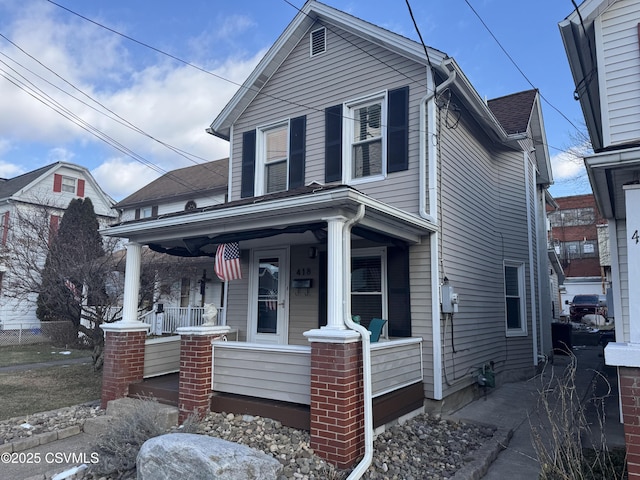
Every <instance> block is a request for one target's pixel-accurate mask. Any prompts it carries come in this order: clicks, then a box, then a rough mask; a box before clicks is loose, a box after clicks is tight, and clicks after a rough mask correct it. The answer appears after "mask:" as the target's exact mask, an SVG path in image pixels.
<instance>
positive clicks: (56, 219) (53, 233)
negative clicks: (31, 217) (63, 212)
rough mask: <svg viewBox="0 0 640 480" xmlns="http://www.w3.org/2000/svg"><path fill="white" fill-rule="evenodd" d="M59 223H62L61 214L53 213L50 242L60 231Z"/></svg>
mask: <svg viewBox="0 0 640 480" xmlns="http://www.w3.org/2000/svg"><path fill="white" fill-rule="evenodd" d="M58 225H60V215H51V218H50V219H49V243H51V240H53V237H55V236H56V234H57V233H58Z"/></svg>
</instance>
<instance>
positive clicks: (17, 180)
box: [0, 162, 60, 200]
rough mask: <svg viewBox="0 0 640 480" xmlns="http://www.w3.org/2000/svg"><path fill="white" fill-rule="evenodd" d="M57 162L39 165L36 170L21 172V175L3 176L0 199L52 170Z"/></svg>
mask: <svg viewBox="0 0 640 480" xmlns="http://www.w3.org/2000/svg"><path fill="white" fill-rule="evenodd" d="M58 163H60V162H58ZM58 163H53V164H51V165H47V166H44V167H40V168H38V169H36V170H33V171H31V172H27V173H23V174H22V175H19V176H17V177H14V178H6V179H4V178H3V179H2V180H3V181H2V183H0V200H1V199H6V198H9V197H11V196H12V195H15V194H16V193H18V192H19V191H20V190H22V189H23V188H24V187H26V186H27V185H29V184H30V183H32V182H34V181H35V180H37V179H38V178H40V177H41V176H42V175H44V174H45V173H47V172H48V171H49V170H52V169H53V168H54V167H55V166H56V165H58Z"/></svg>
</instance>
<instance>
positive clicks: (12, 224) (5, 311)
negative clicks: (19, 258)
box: [0, 162, 118, 329]
mask: <svg viewBox="0 0 640 480" xmlns="http://www.w3.org/2000/svg"><path fill="white" fill-rule="evenodd" d="M74 198H90V199H91V202H92V203H93V207H94V210H95V213H96V216H97V218H98V222H99V224H100V225H101V226H106V225H109V224H110V223H112V222H114V221H115V220H116V219H117V217H118V215H117V212H116V211H115V210H113V204H114V201H113V200H112V199H111V198H110V197H109V196H108V195H107V194H106V193H105V192H104V191H103V190H102V189H101V188H100V186H99V185H98V184H97V182H96V181H95V179H94V178H93V176H92V175H91V173H90V172H89V171H88V170H87V169H86V168H85V167H82V166H80V165H76V164H72V163H67V162H57V163H54V164H52V165H47V166H45V167H42V168H39V169H37V170H34V171H31V172H28V173H25V174H23V175H20V176H18V177H14V178H10V179H0V249H1V252H2V254H1V256H0V329H12V328H19V327H20V326H22V327H26V326H38V325H39V321H38V319H37V318H36V314H35V312H36V299H37V295H36V294H35V293H33V294H30V295H28V296H26V297H22V296H21V297H20V298H16V297H15V292H12V291H10V289H9V288H8V287H7V286H8V285H9V284H10V283H11V278H10V276H11V275H12V274H15V273H12V270H11V269H9V263H8V262H11V261H15V252H14V250H13V249H14V248H17V247H16V243H17V241H18V240H19V238H18V237H20V236H21V235H24V234H25V232H34V230H33V229H28V228H23V227H24V223H25V221H26V219H31V220H33V219H36V218H37V219H38V220H37V221H39V222H41V223H42V224H43V226H48V227H49V228H50V230H51V232H54V231H55V230H56V229H57V227H58V224H59V222H60V219H61V218H62V216H63V215H64V211H65V209H66V208H67V206H68V205H69V202H70V201H71V200H73V199H74ZM21 222H22V224H21ZM33 235H34V236H35V235H36V233H33ZM20 240H23V239H20ZM31 240H33V248H34V249H36V250H37V251H38V253H39V254H41V261H42V264H44V261H45V259H46V254H47V241H48V238H33V239H31ZM12 252H14V254H13V255H12Z"/></svg>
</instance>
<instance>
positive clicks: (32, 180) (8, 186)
mask: <svg viewBox="0 0 640 480" xmlns="http://www.w3.org/2000/svg"><path fill="white" fill-rule="evenodd" d="M62 168H68V169H71V170H76V171H78V172H80V173H81V174H82V176H83V177H84V179H85V180H86V181H88V182H89V183H90V184H91V186H92V187H93V190H94V192H95V193H96V194H97V195H98V196H99V197H100V200H101V202H102V203H104V206H105V207H106V209H107V211H109V213H98V212H96V213H97V214H98V215H106V216H113V217H115V216H116V213H115V212H114V211H111V209H112V208H113V205H114V203H115V201H114V200H113V199H112V198H111V197H110V196H109V195H108V194H107V193H106V192H105V191H104V190H102V188H101V187H100V185H98V183H97V182H96V180H95V179H94V178H93V176H92V175H91V172H89V170H88V169H87V168H86V167H83V166H82V165H78V164H76V163H69V162H56V163H52V164H50V165H45V166H44V167H40V168H37V169H36V170H32V171H31V172H27V173H24V174H22V175H19V176H17V177H14V178H9V179H2V180H3V181H2V182H0V201H3V200H4V201H6V200H9V199H10V198H11V197H14V196H17V195H19V194H20V193H21V192H22V190H26V189H29V188H31V187H32V186H33V185H35V184H36V183H38V182H39V181H41V180H42V179H43V178H44V177H46V176H47V175H52V174H55V172H57V171H58V170H60V169H62ZM94 200H97V199H94ZM94 206H95V207H96V208H97V205H96V204H95V202H94Z"/></svg>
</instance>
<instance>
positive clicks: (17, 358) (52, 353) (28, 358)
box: [0, 343, 91, 367]
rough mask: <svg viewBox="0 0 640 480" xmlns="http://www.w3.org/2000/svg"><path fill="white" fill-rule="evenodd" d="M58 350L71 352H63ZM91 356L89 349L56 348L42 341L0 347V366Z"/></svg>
mask: <svg viewBox="0 0 640 480" xmlns="http://www.w3.org/2000/svg"><path fill="white" fill-rule="evenodd" d="M60 352H71V353H69V354H64V353H60ZM81 357H91V351H90V350H77V349H75V350H74V349H65V348H56V347H52V346H51V345H47V344H44V343H41V344H35V345H9V346H5V347H0V367H6V366H9V365H22V364H25V363H38V362H49V361H51V360H68V359H70V358H81Z"/></svg>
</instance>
